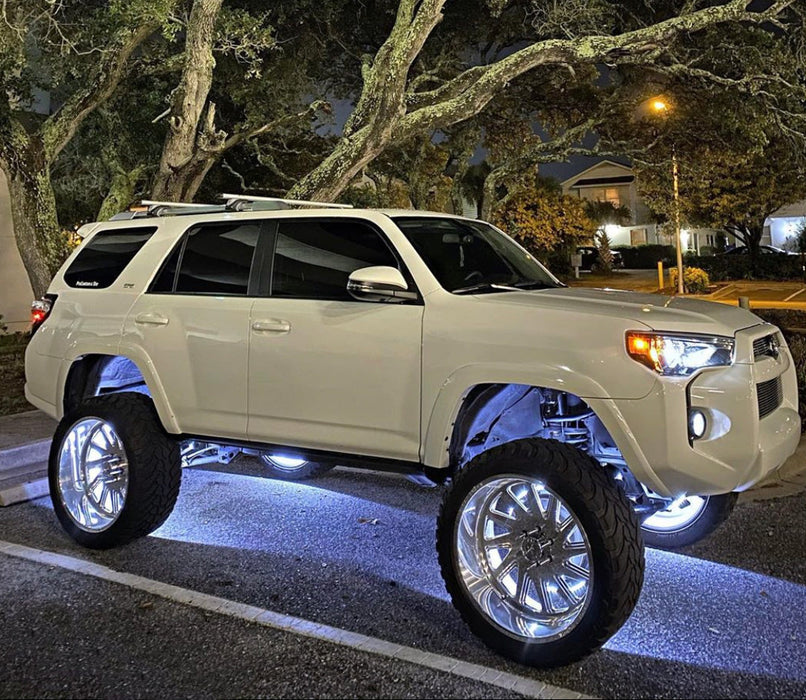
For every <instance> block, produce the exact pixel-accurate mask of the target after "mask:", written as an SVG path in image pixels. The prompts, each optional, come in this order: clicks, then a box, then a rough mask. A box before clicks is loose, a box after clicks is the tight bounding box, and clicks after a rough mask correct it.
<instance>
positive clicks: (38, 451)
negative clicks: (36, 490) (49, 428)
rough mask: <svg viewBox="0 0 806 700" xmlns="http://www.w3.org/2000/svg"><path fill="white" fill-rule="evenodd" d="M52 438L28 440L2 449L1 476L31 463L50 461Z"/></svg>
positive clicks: (0, 456) (0, 457)
mask: <svg viewBox="0 0 806 700" xmlns="http://www.w3.org/2000/svg"><path fill="white" fill-rule="evenodd" d="M49 452H50V439H45V440H35V441H33V442H26V443H25V444H22V445H18V446H17V447H9V448H7V449H5V450H0V478H2V476H3V473H4V472H7V471H10V470H12V469H16V468H17V467H23V466H26V465H29V464H37V463H41V462H47V461H48V453H49Z"/></svg>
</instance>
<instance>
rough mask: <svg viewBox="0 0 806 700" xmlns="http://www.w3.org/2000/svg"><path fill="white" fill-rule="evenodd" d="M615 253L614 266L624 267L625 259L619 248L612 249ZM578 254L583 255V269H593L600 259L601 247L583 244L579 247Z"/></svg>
mask: <svg viewBox="0 0 806 700" xmlns="http://www.w3.org/2000/svg"><path fill="white" fill-rule="evenodd" d="M611 252H612V254H613V267H614V268H621V267H624V259H623V258H622V257H621V253H619V252H618V251H617V250H613V251H611ZM577 254H578V255H581V256H582V266H581V267H580V269H581V270H592V269H593V266H594V265H595V264H596V261H597V260H598V259H599V249H598V248H597V247H596V246H594V245H582V246H579V247H578V248H577Z"/></svg>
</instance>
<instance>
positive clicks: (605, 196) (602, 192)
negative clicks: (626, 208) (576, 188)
mask: <svg viewBox="0 0 806 700" xmlns="http://www.w3.org/2000/svg"><path fill="white" fill-rule="evenodd" d="M583 191H584V192H585V194H583V197H585V199H589V200H591V201H594V202H610V204H612V205H613V206H616V207H620V206H621V193H620V192H619V188H618V187H591V188H587V189H586V190H583Z"/></svg>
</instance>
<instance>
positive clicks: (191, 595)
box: [0, 540, 588, 698]
mask: <svg viewBox="0 0 806 700" xmlns="http://www.w3.org/2000/svg"><path fill="white" fill-rule="evenodd" d="M0 553H2V554H6V555H9V556H13V557H18V558H20V559H27V560H28V561H33V562H37V563H39V564H46V565H48V566H56V567H59V568H60V569H65V570H67V571H73V572H75V573H80V574H84V575H86V576H92V577H94V578H99V579H102V580H104V581H111V582H112V583H118V584H120V585H123V586H127V587H128V588H133V589H136V590H140V591H145V592H146V593H151V594H152V595H156V596H160V597H161V598H166V599H167V600H171V601H174V602H176V603H182V604H183V605H190V606H193V607H196V608H200V609H202V610H208V611H211V612H214V613H218V614H219V615H227V616H229V617H235V618H238V619H241V620H246V621H247V622H255V623H257V624H259V625H264V626H266V627H271V628H273V629H278V630H283V631H285V632H291V633H293V634H299V635H302V636H304V637H313V638H314V639H320V640H322V641H325V642H330V643H333V644H340V645H342V646H345V647H350V648H351V649H355V650H357V651H363V652H367V653H370V654H377V655H378V656H385V657H388V658H391V659H397V660H400V661H405V662H407V663H412V664H416V665H418V666H424V667H426V668H430V669H434V670H436V671H442V672H444V673H450V674H452V675H454V676H460V677H462V678H470V679H471V680H478V681H483V682H484V683H489V684H490V685H495V686H498V687H499V688H504V689H506V690H512V691H514V692H516V693H520V694H522V695H525V696H527V697H532V698H584V697H588V696H584V695H581V694H580V693H577V692H575V691H572V690H568V689H566V688H560V687H558V686H554V685H548V684H547V683H543V682H541V681H538V680H534V679H532V678H525V677H523V676H518V675H515V674H513V673H505V672H503V671H498V670H497V669H494V668H489V667H487V666H480V665H478V664H471V663H468V662H467V661H460V660H459V659H454V658H451V657H450V656H442V655H441V654H434V653H432V652H430V651H422V650H421V649H415V648H413V647H407V646H402V645H400V644H395V643H394V642H387V641H385V640H383V639H376V638H375V637H367V636H366V635H363V634H358V633H356V632H350V631H349V630H343V629H339V628H338V627H330V626H329V625H320V624H318V623H316V622H311V621H310V620H304V619H302V618H300V617H293V616H291V615H284V614H282V613H278V612H274V611H272V610H264V609H263V608H258V607H255V606H253V605H246V604H244V603H237V602H235V601H232V600H227V599H226V598H219V597H217V596H212V595H208V594H206V593H199V592H198V591H192V590H189V589H187V588H180V587H179V586H172V585H171V584H168V583H162V582H161V581H154V580H153V579H149V578H145V577H143V576H136V575H134V574H127V573H123V572H121V571H115V570H114V569H110V568H109V567H106V566H102V565H100V564H94V563H93V562H89V561H86V560H84V559H79V558H78V557H70V556H67V555H64V554H57V553H55V552H47V551H44V550H41V549H34V548H33V547H26V546H24V545H20V544H14V543H13V542H5V541H3V540H0Z"/></svg>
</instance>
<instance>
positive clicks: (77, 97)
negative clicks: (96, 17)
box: [41, 20, 159, 163]
mask: <svg viewBox="0 0 806 700" xmlns="http://www.w3.org/2000/svg"><path fill="white" fill-rule="evenodd" d="M158 28H159V23H158V22H156V21H154V20H149V21H147V22H144V23H143V24H141V25H140V26H139V27H138V28H137V29H135V30H134V31H133V32H131V33H130V34H129V36H128V37H127V38H126V39H125V40H124V41H123V42H122V43H121V44H120V46H119V47H118V49H117V50H116V51H110V52H109V53H108V54H107V55H106V56H105V57H104V59H103V60H102V61H101V65H100V67H99V68H98V72H97V74H96V77H95V80H94V81H92V82H91V83H90V86H89V87H88V88H87V89H86V90H82V91H79V92H77V93H75V94H74V95H73V96H72V97H71V98H70V99H68V100H67V102H65V103H64V104H63V105H62V106H61V107H60V108H59V110H58V111H56V112H55V113H54V114H52V115H51V116H50V117H48V119H47V120H46V121H45V122H44V124H42V127H41V134H42V142H43V145H44V149H45V157H46V159H47V160H48V161H49V162H51V163H52V162H53V161H54V160H55V159H56V158H57V157H58V155H59V153H61V152H62V150H63V149H64V147H65V146H66V145H67V144H68V143H69V142H70V139H72V138H73V135H74V134H75V133H76V130H77V129H78V127H79V126H81V123H82V122H83V121H84V120H85V119H86V118H87V117H88V116H89V115H90V114H91V113H92V112H93V111H94V110H95V109H96V108H97V107H98V106H99V105H101V104H103V103H104V102H105V101H106V100H108V99H109V98H110V97H111V96H112V94H113V93H114V92H115V90H116V89H117V87H118V85H119V84H120V81H121V80H122V79H123V76H124V75H125V72H126V66H127V64H128V61H129V59H130V58H131V56H132V54H133V53H134V51H135V50H136V49H137V48H138V47H139V46H140V45H141V44H142V43H143V42H144V41H145V40H146V39H148V37H149V36H151V35H152V34H153V33H154V32H155V31H156V30H157V29H158Z"/></svg>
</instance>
